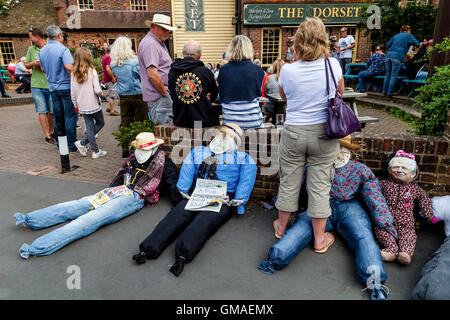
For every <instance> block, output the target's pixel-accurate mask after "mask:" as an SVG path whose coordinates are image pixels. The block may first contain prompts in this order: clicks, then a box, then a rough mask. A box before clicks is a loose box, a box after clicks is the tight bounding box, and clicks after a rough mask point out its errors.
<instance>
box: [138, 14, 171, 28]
mask: <svg viewBox="0 0 450 320" xmlns="http://www.w3.org/2000/svg"><path fill="white" fill-rule="evenodd" d="M153 24H157V25H158V26H160V27H163V28H164V29H167V30H170V31H175V30H177V27H173V26H172V23H171V20H170V17H169V16H166V15H164V14H159V13H155V14H154V15H153V20H152V21H150V20H145V25H146V26H147V27H151V26H152V25H153Z"/></svg>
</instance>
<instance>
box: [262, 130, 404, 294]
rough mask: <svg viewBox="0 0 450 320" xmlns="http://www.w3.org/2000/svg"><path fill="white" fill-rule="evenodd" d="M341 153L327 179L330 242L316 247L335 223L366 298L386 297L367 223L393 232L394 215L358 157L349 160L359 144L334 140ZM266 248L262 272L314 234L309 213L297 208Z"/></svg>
mask: <svg viewBox="0 0 450 320" xmlns="http://www.w3.org/2000/svg"><path fill="white" fill-rule="evenodd" d="M339 142H340V147H341V150H340V153H339V155H338V157H337V159H336V160H335V163H334V167H335V174H334V178H333V182H332V184H331V191H330V207H331V210H332V214H331V216H330V217H329V218H328V221H327V225H326V229H325V231H326V233H325V235H326V236H327V237H328V238H329V244H328V246H327V247H325V248H323V249H322V250H315V251H316V252H317V253H325V252H326V251H327V250H328V249H329V248H330V246H331V245H332V244H333V242H334V236H333V235H332V234H331V233H330V231H332V230H334V229H336V230H337V231H338V232H339V233H340V235H341V236H342V237H343V238H344V240H345V241H346V242H347V243H348V245H349V247H350V250H351V251H352V252H353V253H354V254H355V257H356V273H357V275H358V278H359V279H360V281H361V282H362V283H363V284H364V285H365V286H366V287H367V288H369V289H371V290H372V291H371V299H373V300H385V299H387V295H388V291H387V287H385V286H384V285H383V284H384V283H385V281H386V279H387V274H386V271H385V270H384V265H383V260H382V258H381V255H380V251H379V248H378V246H377V244H376V242H375V239H374V236H373V234H372V223H374V224H375V225H376V226H378V227H379V228H381V229H383V230H385V232H386V233H388V234H392V236H397V233H396V230H395V229H394V228H393V227H392V223H393V218H392V215H391V213H390V211H389V208H388V206H387V203H386V200H385V199H384V197H383V194H382V193H381V188H380V186H379V183H378V179H377V178H376V177H375V175H374V174H373V172H372V171H371V170H370V169H369V168H368V167H367V166H366V165H365V164H363V163H361V162H358V161H354V160H351V159H350V158H351V153H352V151H356V150H358V149H359V148H360V146H359V145H357V144H355V143H352V141H351V136H350V135H349V136H347V137H345V138H342V139H340V140H339ZM274 229H275V237H276V238H278V239H280V240H279V241H278V242H277V243H275V244H274V245H272V246H271V247H270V249H269V252H268V256H267V259H266V260H264V261H263V262H262V263H261V264H260V265H259V266H258V269H259V270H261V271H262V272H264V273H267V274H273V273H274V272H275V270H280V269H283V268H284V267H286V266H287V265H288V264H289V263H290V262H291V261H292V260H293V259H294V258H295V257H296V256H297V254H298V253H299V252H300V251H301V250H303V249H304V248H305V247H306V246H307V245H308V244H309V243H310V242H311V240H312V239H313V229H312V224H311V219H310V218H309V217H308V215H307V212H306V211H304V212H302V213H299V214H298V215H297V217H296V220H295V223H294V224H293V225H292V227H290V228H289V229H288V230H287V231H286V233H285V234H284V235H282V236H281V235H278V233H277V232H276V230H277V229H276V225H274Z"/></svg>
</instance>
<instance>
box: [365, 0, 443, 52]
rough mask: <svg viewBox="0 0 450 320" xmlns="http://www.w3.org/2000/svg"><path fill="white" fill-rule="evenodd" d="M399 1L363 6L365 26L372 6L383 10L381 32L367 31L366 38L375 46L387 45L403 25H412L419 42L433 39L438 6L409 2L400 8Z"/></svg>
mask: <svg viewBox="0 0 450 320" xmlns="http://www.w3.org/2000/svg"><path fill="white" fill-rule="evenodd" d="M399 2H400V1H399V0H378V1H376V3H367V4H364V5H363V8H362V9H363V10H361V11H362V17H363V21H364V26H366V25H367V24H366V23H367V19H368V18H369V16H370V15H369V14H368V13H367V12H366V10H367V8H368V7H369V6H370V5H373V4H375V5H377V6H378V7H379V8H380V9H381V30H369V29H367V27H365V29H366V36H367V35H369V34H370V37H371V39H372V41H373V44H374V45H379V44H386V43H387V42H388V41H389V39H391V38H392V37H393V36H394V35H396V34H397V33H399V32H400V28H401V26H402V25H410V26H411V28H412V34H413V35H414V36H415V37H416V39H417V40H419V42H421V41H422V40H423V39H424V38H427V39H430V38H432V37H433V32H434V25H435V23H436V14H437V6H436V5H435V4H426V3H421V2H420V3H416V2H408V4H407V5H406V6H400V5H399Z"/></svg>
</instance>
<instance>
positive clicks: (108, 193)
mask: <svg viewBox="0 0 450 320" xmlns="http://www.w3.org/2000/svg"><path fill="white" fill-rule="evenodd" d="M129 194H131V190H130V189H128V188H127V186H124V185H121V186H117V187H112V188H106V189H103V190H102V191H99V192H97V193H96V194H94V195H93V196H92V197H90V198H89V202H90V203H91V204H92V206H93V207H94V208H98V207H100V206H101V205H103V204H105V203H106V202H108V201H109V200H111V199H113V198H116V197H119V196H127V195H129Z"/></svg>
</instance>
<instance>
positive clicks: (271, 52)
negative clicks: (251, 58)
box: [261, 28, 281, 67]
mask: <svg viewBox="0 0 450 320" xmlns="http://www.w3.org/2000/svg"><path fill="white" fill-rule="evenodd" d="M280 52H281V29H265V28H264V29H262V55H261V65H262V66H263V67H268V66H270V65H271V64H272V63H273V62H274V61H275V60H276V59H277V57H278V56H279V55H280V54H281V53H280Z"/></svg>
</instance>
